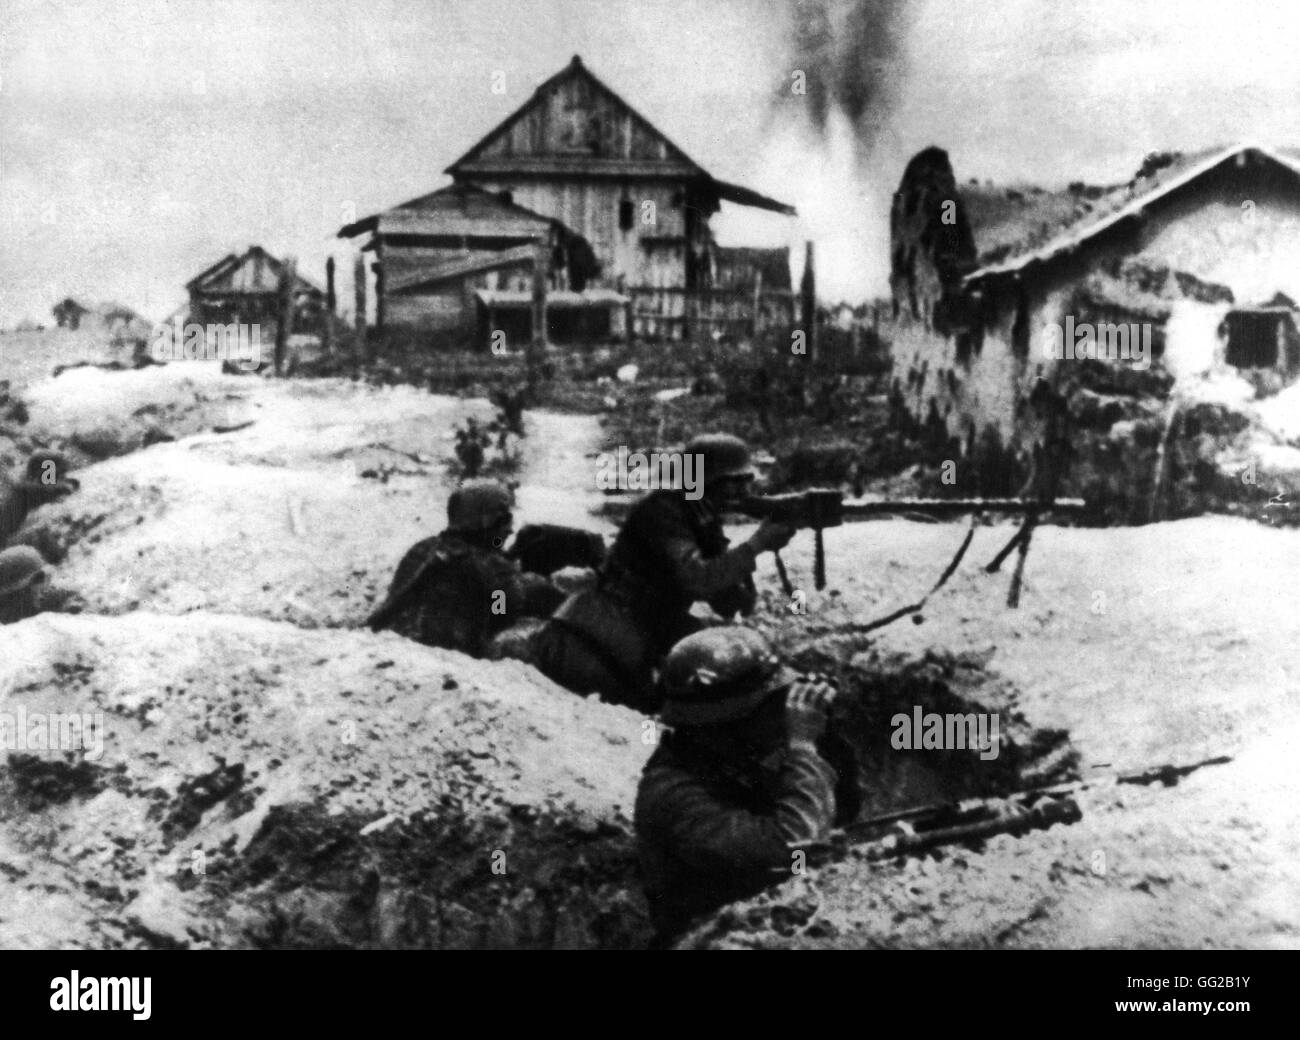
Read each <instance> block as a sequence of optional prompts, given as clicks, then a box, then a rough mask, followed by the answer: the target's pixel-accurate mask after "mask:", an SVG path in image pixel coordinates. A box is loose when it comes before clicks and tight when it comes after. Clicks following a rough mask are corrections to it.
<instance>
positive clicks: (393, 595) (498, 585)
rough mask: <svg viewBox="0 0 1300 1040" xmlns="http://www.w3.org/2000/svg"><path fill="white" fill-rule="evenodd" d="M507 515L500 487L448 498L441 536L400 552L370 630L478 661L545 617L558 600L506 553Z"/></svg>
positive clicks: (510, 506)
mask: <svg viewBox="0 0 1300 1040" xmlns="http://www.w3.org/2000/svg"><path fill="white" fill-rule="evenodd" d="M513 510H514V495H513V494H512V492H511V491H510V489H509V488H507V487H506V486H505V485H504V484H501V483H500V482H499V481H495V480H470V481H466V482H465V483H464V484H462V485H461V486H460V487H458V488H457V489H456V490H455V491H453V492H452V493H451V497H450V498H449V499H448V501H447V528H446V530H444V531H443V532H442V533H441V534H438V535H435V536H434V537H432V538H426V539H424V540H423V541H420V542H417V543H416V544H415V545H413V546H412V547H411V548H410V549H409V550H407V552H406V554H405V555H404V556H403V557H402V560H401V562H400V563H399V564H398V565H397V573H396V574H395V575H394V577H393V582H392V585H391V587H390V588H389V590H388V596H387V597H386V598H385V600H384V602H383V603H382V604H381V605H380V607H379V609H378V610H376V611H375V612H374V613H373V614H372V615H371V616H370V618H369V619H368V621H367V624H368V625H369V627H370V628H371V629H372V630H373V631H376V632H378V631H381V630H383V629H392V630H393V631H395V632H397V633H399V634H400V635H403V636H406V637H407V638H408V639H413V640H415V641H416V642H419V643H424V644H425V645H427V646H442V647H447V648H448V649H451V650H460V651H462V652H463V653H467V654H470V655H472V656H474V657H483V656H487V655H488V654H489V652H490V648H491V644H492V640H493V639H494V638H495V637H497V636H499V635H500V634H501V633H503V632H504V631H505V630H506V629H507V628H509V627H510V626H512V625H514V624H516V623H518V622H521V621H523V620H524V619H527V618H544V617H546V616H547V615H548V614H549V613H550V612H551V611H552V610H554V609H555V607H556V606H557V605H558V604H559V602H560V601H561V600H562V599H563V596H562V594H561V593H560V592H559V591H558V590H557V589H556V588H555V586H554V585H552V584H551V583H550V582H549V581H547V580H546V579H545V578H543V577H542V576H540V575H537V574H529V573H526V572H524V571H522V570H521V569H520V566H519V564H518V562H517V561H515V560H513V559H511V558H510V557H509V556H507V554H506V553H505V551H504V546H505V543H506V539H507V538H509V537H510V533H511V531H512V530H513V529H514V512H513Z"/></svg>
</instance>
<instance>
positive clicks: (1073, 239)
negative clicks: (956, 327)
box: [963, 144, 1300, 285]
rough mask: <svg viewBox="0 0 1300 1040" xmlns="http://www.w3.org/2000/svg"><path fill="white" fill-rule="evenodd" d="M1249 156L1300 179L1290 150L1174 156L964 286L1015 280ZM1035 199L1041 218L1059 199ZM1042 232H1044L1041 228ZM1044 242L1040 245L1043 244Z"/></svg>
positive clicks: (1299, 164) (1238, 149)
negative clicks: (1002, 278) (1013, 277)
mask: <svg viewBox="0 0 1300 1040" xmlns="http://www.w3.org/2000/svg"><path fill="white" fill-rule="evenodd" d="M1251 153H1253V154H1254V155H1256V156H1259V157H1261V158H1263V159H1265V160H1266V161H1270V162H1273V163H1276V164H1277V165H1279V166H1281V167H1282V168H1284V169H1286V170H1289V171H1290V172H1292V173H1294V174H1296V175H1298V176H1300V153H1297V152H1296V151H1295V150H1292V149H1276V148H1266V147H1263V146H1261V145H1245V144H1242V145H1233V146H1231V147H1229V148H1216V149H1210V150H1208V151H1203V152H1197V153H1192V154H1189V155H1177V156H1173V157H1171V158H1170V160H1169V161H1168V162H1167V163H1165V164H1164V165H1162V166H1160V168H1158V169H1155V170H1151V171H1150V172H1147V173H1146V174H1145V175H1144V176H1139V177H1134V178H1133V180H1131V181H1129V182H1128V183H1127V184H1123V185H1118V186H1116V187H1113V188H1109V189H1106V190H1105V191H1103V192H1101V193H1100V194H1099V195H1098V196H1097V197H1096V199H1095V202H1088V203H1085V204H1083V205H1081V206H1077V207H1073V209H1072V210H1071V211H1070V214H1069V216H1067V218H1066V219H1065V221H1064V223H1061V224H1058V226H1057V227H1056V228H1055V229H1054V230H1055V233H1054V234H1050V233H1049V234H1048V235H1046V236H1044V235H1041V234H1040V235H1039V236H1037V238H1036V239H1035V238H1033V237H1031V238H1030V240H1029V241H1028V242H1022V243H1020V244H1019V246H1017V245H1009V246H1005V247H1003V249H1001V250H1000V251H1001V252H1004V253H1008V252H1009V254H1010V255H1009V256H1007V257H1006V258H1001V257H1000V258H999V259H998V260H997V261H996V262H993V263H985V264H984V265H983V266H981V267H980V268H979V269H978V270H976V271H974V272H972V273H971V274H969V275H968V276H967V277H966V279H965V281H966V284H967V285H972V284H974V283H976V282H981V281H985V280H987V279H992V278H997V277H999V276H1006V275H1018V274H1021V273H1023V272H1024V271H1026V270H1028V269H1029V268H1031V267H1034V266H1036V265H1038V264H1042V263H1045V262H1047V261H1050V260H1054V259H1056V258H1057V257H1059V256H1062V255H1064V254H1066V253H1069V252H1072V251H1073V250H1075V249H1077V248H1078V247H1079V246H1081V245H1083V244H1084V243H1086V242H1088V241H1089V240H1091V239H1093V238H1095V237H1096V236H1097V235H1100V234H1102V233H1103V232H1105V231H1108V230H1109V229H1111V228H1113V227H1115V226H1116V225H1118V224H1120V223H1122V222H1123V221H1125V220H1129V219H1131V218H1133V217H1136V216H1139V215H1140V214H1142V213H1143V212H1144V211H1145V210H1146V208H1147V207H1148V206H1150V205H1151V204H1152V203H1154V202H1156V201H1157V200H1159V199H1162V198H1164V197H1166V196H1167V195H1169V194H1171V193H1173V192H1176V191H1178V190H1180V189H1182V188H1184V187H1186V186H1187V185H1188V184H1191V183H1192V182H1193V181H1196V180H1198V179H1199V178H1201V177H1203V176H1205V175H1206V174H1208V173H1210V172H1211V171H1213V170H1215V169H1217V168H1219V167H1220V166H1222V165H1223V164H1225V163H1227V162H1230V161H1235V160H1237V159H1238V157H1239V156H1246V155H1248V154H1251ZM963 194H965V193H963ZM1037 194H1038V196H1039V197H1038V198H1037V199H1035V200H1034V202H1035V205H1036V208H1037V209H1038V210H1040V211H1041V212H1043V213H1046V212H1048V210H1047V208H1046V205H1045V203H1044V201H1043V200H1046V201H1047V202H1051V201H1052V200H1054V199H1059V197H1060V193H1043V192H1039V193H1037ZM1058 216H1059V211H1058ZM972 223H974V224H975V225H976V229H975V234H976V239H977V244H978V245H980V247H981V253H982V255H983V256H986V257H987V256H988V250H987V248H986V243H985V242H984V241H981V235H982V231H981V229H980V227H979V226H978V225H979V223H980V221H979V220H977V219H975V218H972ZM1044 228H1045V229H1046V225H1045V224H1044ZM1044 237H1045V238H1046V240H1045V241H1043V240H1042V239H1043V238H1044Z"/></svg>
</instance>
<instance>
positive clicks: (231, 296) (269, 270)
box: [185, 246, 325, 332]
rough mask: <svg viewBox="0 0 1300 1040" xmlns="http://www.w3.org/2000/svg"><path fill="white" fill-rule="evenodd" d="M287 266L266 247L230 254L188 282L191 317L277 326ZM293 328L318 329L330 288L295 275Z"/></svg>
mask: <svg viewBox="0 0 1300 1040" xmlns="http://www.w3.org/2000/svg"><path fill="white" fill-rule="evenodd" d="M284 270H285V265H284V262H283V261H281V260H278V259H276V258H275V257H274V256H272V255H271V254H270V253H268V252H267V251H266V250H265V249H263V248H262V247H261V246H249V247H248V250H247V251H246V252H245V253H243V254H242V255H237V254H235V253H229V254H227V255H226V256H224V257H222V258H221V259H220V260H218V261H217V262H216V263H215V264H213V265H212V266H211V267H208V268H206V269H204V270H203V271H200V272H199V273H198V274H197V275H195V276H194V277H193V278H191V279H190V280H189V281H188V282H186V283H185V289H186V291H187V292H188V293H189V308H188V319H187V320H189V321H192V322H196V323H197V324H200V325H207V324H221V325H227V324H230V323H232V322H242V323H245V324H249V325H254V324H259V325H263V326H266V327H268V328H269V327H274V325H275V324H276V322H278V321H279V317H280V279H281V277H282V276H283V274H284ZM293 294H294V306H295V319H294V328H295V329H296V330H297V331H301V332H309V331H313V330H314V329H315V328H316V327H317V326H318V325H319V323H320V316H321V314H322V313H323V309H324V302H325V293H324V291H323V290H322V289H320V288H319V287H318V286H316V285H313V284H312V283H311V282H309V281H308V280H307V279H306V278H303V277H302V276H301V275H299V274H297V273H296V272H295V274H294V289H293Z"/></svg>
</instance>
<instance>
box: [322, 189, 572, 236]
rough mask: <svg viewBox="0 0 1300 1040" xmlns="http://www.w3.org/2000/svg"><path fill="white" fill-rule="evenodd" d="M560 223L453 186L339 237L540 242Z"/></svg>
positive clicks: (346, 229) (373, 217)
mask: <svg viewBox="0 0 1300 1040" xmlns="http://www.w3.org/2000/svg"><path fill="white" fill-rule="evenodd" d="M556 225H558V221H555V220H552V219H551V218H550V217H544V216H542V214H540V213H536V212H534V211H533V210H531V209H527V208H526V207H524V206H520V205H518V204H517V203H515V202H509V201H507V200H506V199H505V198H503V197H502V196H501V195H500V194H498V193H495V192H490V191H484V190H483V189H482V188H478V187H475V186H474V185H472V184H465V183H456V184H449V185H447V186H446V187H445V188H439V189H438V190H437V191H431V192H429V194H427V195H421V196H420V197H419V198H415V199H411V200H409V201H407V202H403V203H399V204H398V205H396V206H394V207H393V208H392V209H388V210H384V211H383V212H382V213H375V214H372V215H371V216H368V217H363V218H362V219H361V220H358V221H355V222H353V223H351V224H348V225H347V226H346V227H343V228H341V229H340V230H339V238H353V237H355V236H357V235H361V234H365V233H366V232H378V233H379V234H380V235H463V236H465V237H467V238H475V237H489V238H511V237H518V238H536V237H538V236H540V235H542V234H545V233H546V232H547V231H548V230H549V229H550V228H551V227H552V226H556Z"/></svg>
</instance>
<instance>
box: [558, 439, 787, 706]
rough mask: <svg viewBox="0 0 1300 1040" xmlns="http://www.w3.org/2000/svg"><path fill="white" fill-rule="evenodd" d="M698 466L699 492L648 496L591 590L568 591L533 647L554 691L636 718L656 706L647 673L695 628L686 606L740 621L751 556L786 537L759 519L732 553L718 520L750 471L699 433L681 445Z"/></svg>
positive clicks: (744, 461)
mask: <svg viewBox="0 0 1300 1040" xmlns="http://www.w3.org/2000/svg"><path fill="white" fill-rule="evenodd" d="M685 453H686V454H687V455H693V456H695V457H696V458H698V459H699V460H700V462H701V463H702V467H701V468H702V470H703V487H702V494H700V495H699V496H698V497H695V498H692V497H691V496H690V494H689V493H688V491H687V490H686V489H684V488H678V489H663V490H659V491H654V492H651V493H650V494H648V495H646V496H645V497H644V498H643V499H641V501H639V502H638V503H637V504H636V505H635V506H634V507H633V508H632V511H631V512H630V513H629V514H628V516H627V519H626V520H625V521H624V523H623V526H622V529H621V530H620V531H619V533H618V537H617V539H616V540H615V542H614V546H613V548H612V549H611V550H610V554H609V559H608V560H607V561H606V563H605V566H604V568H603V569H602V571H601V574H600V578H599V581H598V582H597V584H596V587H595V588H593V589H590V590H586V591H583V592H579V593H576V594H575V595H573V596H571V597H570V598H569V599H568V600H566V601H565V602H564V604H563V605H562V606H561V607H560V609H559V610H557V611H556V612H555V614H554V616H553V617H552V618H551V620H550V621H549V622H548V623H547V625H546V627H545V628H544V629H543V630H542V631H541V632H540V633H539V634H538V636H537V638H536V640H535V642H534V657H535V660H536V663H537V665H538V667H539V668H540V669H541V670H542V671H543V672H544V673H545V674H546V675H548V676H550V677H551V678H552V679H554V680H555V681H556V682H558V683H559V684H560V685H561V686H565V687H567V688H569V689H571V690H574V691H576V692H578V693H583V694H588V693H598V694H600V695H601V696H602V697H604V698H605V699H606V700H612V701H616V702H618V703H623V704H628V705H630V706H632V707H634V708H638V709H640V710H643V711H653V710H654V709H655V708H656V707H657V705H658V694H657V691H656V689H655V685H654V669H655V667H656V666H657V665H658V663H659V661H660V660H662V658H663V655H664V654H666V653H667V652H668V650H669V649H670V648H671V647H672V645H673V644H674V643H676V642H677V641H678V640H679V639H681V638H682V637H683V636H686V635H689V634H690V633H692V632H694V631H696V630H697V629H699V628H700V625H701V623H700V621H699V620H698V619H697V618H695V617H693V616H692V615H691V612H690V611H691V606H692V605H693V604H694V603H697V602H701V601H703V602H706V603H708V604H709V606H710V607H712V608H713V610H714V611H715V612H716V613H718V614H720V615H721V616H722V617H724V618H728V619H731V618H733V617H735V615H737V614H740V615H748V614H749V613H750V612H751V611H752V610H753V609H754V602H755V599H756V596H757V593H756V591H755V588H754V581H753V573H754V568H755V563H756V560H757V557H758V555H759V554H760V553H763V552H766V551H768V550H775V549H780V548H781V547H782V546H784V545H785V544H786V543H787V542H788V541H789V540H790V538H791V537H792V536H793V534H794V528H793V527H790V526H788V525H786V524H780V523H775V522H771V521H764V522H763V523H762V524H761V525H760V526H759V528H758V530H757V531H755V532H754V534H753V535H752V536H750V538H749V539H748V540H747V541H745V542H743V543H741V544H740V545H737V546H735V547H731V545H730V543H729V542H728V540H727V536H726V535H725V534H724V533H723V527H722V516H723V513H724V512H725V511H726V510H727V509H728V508H730V507H732V506H734V505H737V504H738V503H739V502H740V501H741V500H742V499H743V498H744V497H745V496H746V494H747V492H748V489H749V485H750V482H751V481H752V480H753V477H754V471H753V468H752V466H751V465H750V458H749V449H748V447H746V445H745V442H744V441H742V440H740V439H739V438H738V437H733V436H730V435H729V434H708V435H705V436H701V437H697V438H695V439H694V440H693V441H691V442H690V443H689V444H687V445H686V449H685Z"/></svg>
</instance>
